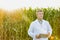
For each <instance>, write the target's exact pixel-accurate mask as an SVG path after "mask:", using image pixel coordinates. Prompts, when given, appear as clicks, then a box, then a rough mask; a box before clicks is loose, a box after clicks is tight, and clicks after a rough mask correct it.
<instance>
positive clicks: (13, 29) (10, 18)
mask: <svg viewBox="0 0 60 40" xmlns="http://www.w3.org/2000/svg"><path fill="white" fill-rule="evenodd" d="M41 9H42V10H43V11H44V19H45V20H48V21H49V22H50V24H51V26H52V29H53V34H52V35H53V36H54V37H55V38H56V39H55V40H59V39H60V9H58V10H57V9H52V8H41ZM36 10H37V9H32V8H29V9H28V10H27V9H17V10H14V11H12V12H8V11H4V10H0V40H32V38H30V37H29V36H28V33H27V31H28V28H29V25H30V23H31V22H32V21H34V20H35V19H36Z"/></svg>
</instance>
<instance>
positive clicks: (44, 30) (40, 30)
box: [28, 19, 52, 40]
mask: <svg viewBox="0 0 60 40" xmlns="http://www.w3.org/2000/svg"><path fill="white" fill-rule="evenodd" d="M48 32H49V33H50V35H51V34H52V29H51V26H50V24H49V22H48V21H45V20H42V24H40V23H39V21H38V19H36V20H35V21H33V22H32V23H31V24H30V27H29V30H28V34H29V36H31V37H32V38H33V40H48V38H40V39H37V38H36V35H37V34H48Z"/></svg>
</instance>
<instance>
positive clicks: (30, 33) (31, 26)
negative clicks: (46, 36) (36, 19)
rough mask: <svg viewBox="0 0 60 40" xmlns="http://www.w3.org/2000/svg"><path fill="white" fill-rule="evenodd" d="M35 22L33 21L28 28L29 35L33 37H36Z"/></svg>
mask: <svg viewBox="0 0 60 40" xmlns="http://www.w3.org/2000/svg"><path fill="white" fill-rule="evenodd" d="M33 27H34V24H33V23H31V24H30V27H29V29H28V35H29V36H31V37H32V38H34V37H35V35H34V28H33Z"/></svg>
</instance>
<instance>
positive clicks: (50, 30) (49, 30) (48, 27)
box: [47, 22, 52, 37]
mask: <svg viewBox="0 0 60 40" xmlns="http://www.w3.org/2000/svg"><path fill="white" fill-rule="evenodd" d="M47 29H48V33H50V35H49V37H50V36H51V34H52V28H51V25H50V24H49V22H47Z"/></svg>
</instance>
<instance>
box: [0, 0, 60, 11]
mask: <svg viewBox="0 0 60 40" xmlns="http://www.w3.org/2000/svg"><path fill="white" fill-rule="evenodd" d="M24 7H26V8H27V9H28V8H29V7H31V8H36V7H38V8H48V7H52V8H59V7H60V0H0V8H1V9H5V10H9V11H10V10H14V9H18V8H24Z"/></svg>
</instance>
